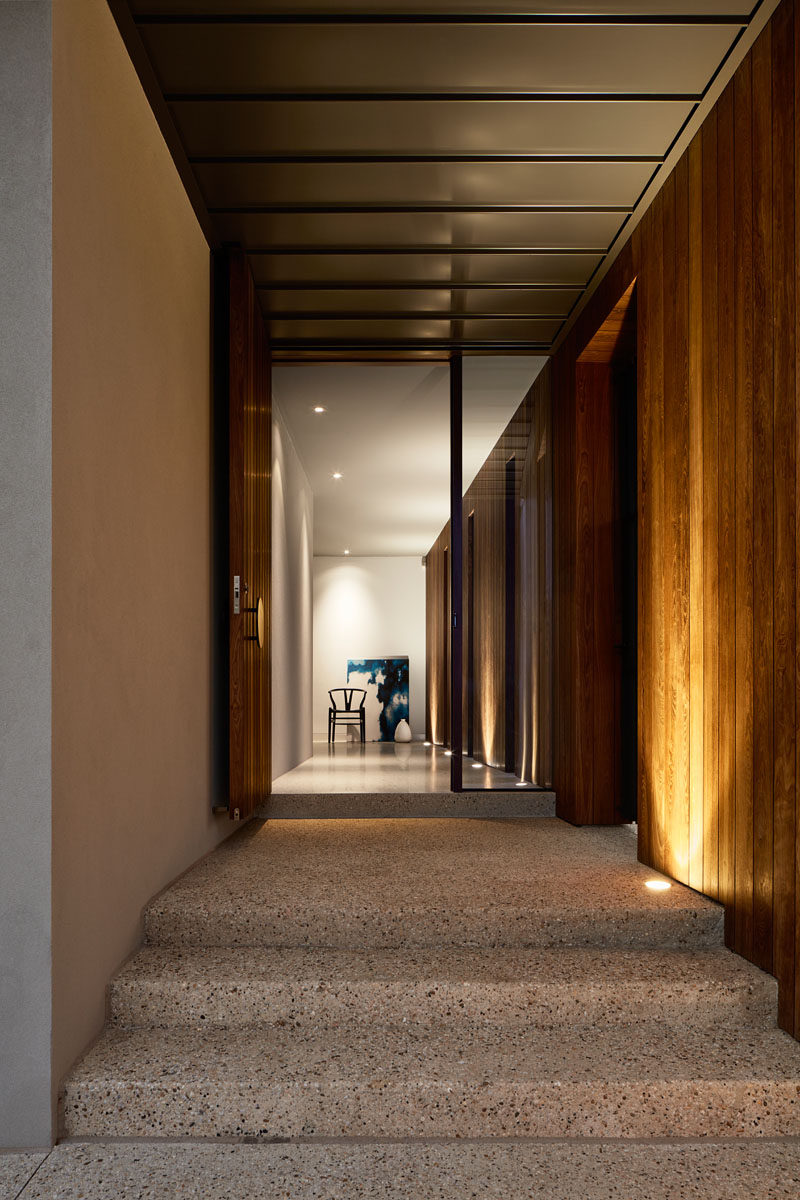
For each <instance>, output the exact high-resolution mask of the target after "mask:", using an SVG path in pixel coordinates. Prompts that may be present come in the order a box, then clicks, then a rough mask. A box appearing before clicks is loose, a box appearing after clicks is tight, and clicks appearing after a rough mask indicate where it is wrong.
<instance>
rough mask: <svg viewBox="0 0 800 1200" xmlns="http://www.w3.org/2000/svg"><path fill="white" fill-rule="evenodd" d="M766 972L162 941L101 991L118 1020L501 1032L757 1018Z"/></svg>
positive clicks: (618, 956)
mask: <svg viewBox="0 0 800 1200" xmlns="http://www.w3.org/2000/svg"><path fill="white" fill-rule="evenodd" d="M776 1006H777V984H776V982H775V980H774V979H773V978H772V977H771V976H769V975H766V974H764V972H762V971H759V970H758V969H757V968H756V967H753V966H751V965H750V964H749V963H745V962H744V960H743V959H737V958H736V957H735V956H734V955H733V954H731V953H730V952H729V951H727V950H710V951H704V952H702V951H701V952H697V951H673V952H666V953H665V952H662V951H656V950H644V951H624V950H612V951H596V950H571V949H567V950H556V951H553V950H546V949H545V950H538V951H533V950H504V951H488V952H487V951H485V950H479V951H474V950H461V949H453V948H445V949H441V950H436V951H431V950H425V949H423V950H420V951H417V952H410V951H407V950H406V951H391V950H379V951H373V952H362V953H353V952H348V951H337V950H328V951H324V950H254V949H242V950H232V949H216V950H214V949H211V950H209V949H203V950H194V951H192V950H178V951H175V950H172V949H165V948H163V947H147V948H146V949H144V950H143V951H142V952H141V953H139V954H138V955H137V956H136V957H135V958H134V959H132V960H131V961H130V962H129V963H128V964H127V966H126V967H125V968H124V969H123V970H122V971H121V972H120V973H119V975H118V976H117V977H116V978H115V979H114V980H113V981H112V983H111V985H110V988H109V1017H110V1019H111V1020H112V1021H113V1022H114V1023H115V1024H116V1025H119V1026H122V1027H127V1028H139V1027H146V1026H154V1027H158V1028H170V1027H173V1026H181V1025H197V1026H201V1027H202V1026H204V1025H205V1026H206V1027H210V1026H214V1025H216V1026H221V1027H242V1026H248V1025H288V1026H292V1027H294V1028H295V1029H297V1030H298V1031H301V1030H306V1029H311V1030H313V1029H315V1028H316V1027H318V1026H320V1025H328V1026H331V1027H332V1028H335V1029H337V1030H338V1031H341V1030H342V1029H343V1028H344V1027H346V1026H348V1027H349V1028H350V1030H351V1036H352V1037H354V1038H356V1037H358V1036H359V1026H363V1025H366V1024H385V1025H391V1024H396V1023H398V1022H399V1023H410V1024H413V1025H418V1026H426V1025H428V1026H430V1025H435V1024H436V1023H437V1022H445V1021H448V1020H449V1021H452V1022H453V1023H454V1024H456V1025H457V1026H458V1027H459V1029H463V1028H466V1027H468V1026H470V1025H477V1026H481V1025H486V1024H487V1023H494V1024H502V1025H503V1026H505V1027H512V1026H513V1027H519V1026H527V1027H530V1026H531V1025H536V1026H539V1027H546V1026H552V1025H556V1024H559V1023H561V1024H566V1025H573V1026H577V1025H582V1026H589V1025H592V1024H595V1025H607V1024H611V1023H613V1024H630V1023H631V1021H635V1022H637V1023H638V1022H641V1021H658V1020H660V1021H661V1022H662V1023H664V1024H671V1025H673V1026H675V1027H676V1028H681V1027H683V1026H684V1025H685V1024H686V1022H687V1021H691V1022H692V1024H694V1025H695V1026H697V1025H699V1024H701V1023H704V1024H721V1023H723V1022H731V1021H736V1022H759V1023H763V1024H771V1023H772V1022H773V1021H774V1013H775V1010H776Z"/></svg>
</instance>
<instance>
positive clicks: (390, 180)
mask: <svg viewBox="0 0 800 1200" xmlns="http://www.w3.org/2000/svg"><path fill="white" fill-rule="evenodd" d="M656 166H657V161H656V162H534V163H530V162H490V163H470V162H444V163H443V162H432V163H431V162H427V163H420V162H412V163H400V164H398V163H345V164H341V163H316V164H313V165H310V164H306V163H281V164H270V165H265V164H262V163H215V164H208V163H195V164H194V169H195V174H196V175H197V178H198V180H199V183H200V186H201V188H202V190H203V195H204V196H205V198H206V201H207V203H208V204H209V205H210V206H211V207H224V206H226V205H232V204H238V205H242V204H261V203H263V202H264V201H266V200H269V201H271V202H272V203H273V204H321V203H328V204H348V203H349V204H352V203H362V204H381V203H384V204H385V203H397V204H406V205H408V204H424V203H430V202H434V203H435V202H437V201H439V202H445V201H452V202H454V203H462V204H466V203H472V204H585V203H586V202H587V201H586V198H587V196H590V197H591V201H592V203H593V204H618V205H626V206H628V207H631V208H632V207H633V205H634V204H635V202H636V200H637V199H638V197H639V195H640V194H641V192H642V191H643V189H644V188H645V186H646V184H647V182H648V180H649V179H650V177H651V175H652V174H653V171H654V170H655V168H656Z"/></svg>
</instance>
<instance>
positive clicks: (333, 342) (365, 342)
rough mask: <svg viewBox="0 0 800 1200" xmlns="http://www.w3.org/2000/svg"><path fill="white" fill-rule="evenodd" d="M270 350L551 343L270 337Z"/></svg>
mask: <svg viewBox="0 0 800 1200" xmlns="http://www.w3.org/2000/svg"><path fill="white" fill-rule="evenodd" d="M269 344H270V349H271V350H274V351H276V352H277V353H284V352H285V351H287V350H290V351H295V352H296V351H299V350H317V351H319V350H325V351H330V350H345V351H358V350H365V351H367V350H379V351H381V352H386V351H390V350H433V351H436V350H489V351H492V352H496V353H498V354H503V353H506V354H546V353H547V352H548V350H549V348H550V342H523V341H519V340H517V341H509V340H503V339H498V338H492V339H491V340H490V341H481V340H480V339H478V338H476V339H474V340H473V339H469V338H388V339H387V338H330V337H328V338H270V342H269Z"/></svg>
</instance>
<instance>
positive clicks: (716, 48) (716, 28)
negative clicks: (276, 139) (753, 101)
mask: <svg viewBox="0 0 800 1200" xmlns="http://www.w3.org/2000/svg"><path fill="white" fill-rule="evenodd" d="M462 19H463V20H464V22H465V23H464V24H458V25H438V26H437V25H430V26H420V25H414V24H408V25H387V24H384V25H380V24H363V25H353V26H350V25H338V26H337V25H319V24H318V25H313V24H307V25H234V24H223V25H218V24H215V25H211V24H193V25H186V24H180V25H174V24H173V25H165V24H159V25H144V26H143V28H142V36H143V39H144V42H145V45H146V47H147V49H148V52H149V53H150V56H151V58H152V59H153V61H154V62H155V64H156V66H157V69H158V71H159V77H160V79H161V82H162V85H163V87H164V89H165V91H166V92H167V93H179V92H192V93H194V92H198V91H199V92H217V93H226V92H237V93H238V92H259V91H268V90H274V89H290V90H303V89H308V90H312V91H320V90H337V91H338V90H341V89H344V90H362V89H364V90H365V89H370V90H377V91H383V92H385V91H402V92H406V91H414V90H420V91H459V90H463V89H469V90H470V91H484V90H486V91H521V92H523V93H524V92H528V91H529V90H530V88H531V80H535V86H536V88H537V90H540V91H542V92H547V91H557V92H603V93H605V92H617V91H629V92H643V93H652V92H682V93H694V94H698V93H700V92H702V90H703V88H704V87H705V84H706V82H707V81H708V78H709V76H710V75H711V74H712V73H713V71H714V70H715V69H716V67H717V64H718V63H719V61H720V59H721V58H722V57H723V55H724V54H725V51H726V50H727V49H728V46H729V45H730V41H731V37H732V35H733V29H732V28H731V27H730V26H725V25H701V26H698V27H696V28H693V29H692V37H691V39H690V40H687V37H686V27H685V26H682V25H673V26H666V27H664V26H657V25H637V26H631V27H630V28H629V29H627V30H626V34H625V38H624V39H622V38H620V35H619V27H618V26H616V25H599V26H598V25H590V24H579V25H575V24H556V23H554V24H551V25H526V24H516V25H485V24H481V25H470V24H468V23H467V22H468V19H469V18H468V17H466V16H465V17H463V18H462ZM733 28H734V29H735V27H733Z"/></svg>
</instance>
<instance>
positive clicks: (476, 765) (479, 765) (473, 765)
mask: <svg viewBox="0 0 800 1200" xmlns="http://www.w3.org/2000/svg"><path fill="white" fill-rule="evenodd" d="M482 766H483V763H473V764H472V769H473V770H475V769H476V768H477V769H478V770H480V769H481V767H482Z"/></svg>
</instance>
